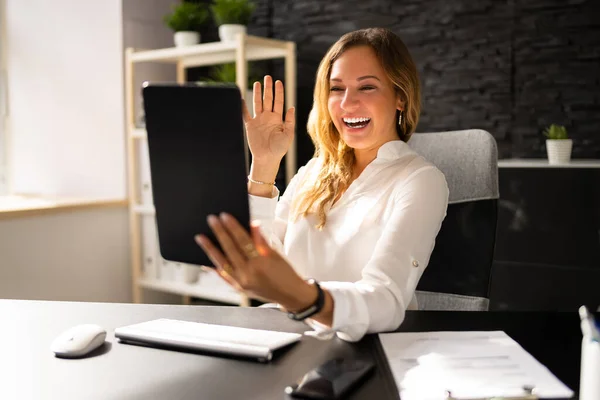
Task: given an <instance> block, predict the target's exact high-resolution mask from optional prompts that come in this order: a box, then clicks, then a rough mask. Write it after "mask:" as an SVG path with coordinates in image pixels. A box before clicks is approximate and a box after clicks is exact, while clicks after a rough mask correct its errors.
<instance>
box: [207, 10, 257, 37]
mask: <svg viewBox="0 0 600 400" xmlns="http://www.w3.org/2000/svg"><path fill="white" fill-rule="evenodd" d="M210 9H211V11H212V14H213V16H214V20H215V22H216V24H217V25H218V26H219V38H220V39H221V41H224V42H225V41H232V40H235V38H236V35H237V34H239V33H243V34H245V33H246V26H247V25H248V24H249V23H250V17H252V13H254V10H255V9H256V5H255V4H254V3H252V2H251V1H249V0H215V2H214V3H213V5H211V7H210Z"/></svg>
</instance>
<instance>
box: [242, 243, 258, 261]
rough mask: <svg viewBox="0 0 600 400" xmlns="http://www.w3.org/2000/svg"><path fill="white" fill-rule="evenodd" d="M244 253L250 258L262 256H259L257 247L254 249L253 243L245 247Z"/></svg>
mask: <svg viewBox="0 0 600 400" xmlns="http://www.w3.org/2000/svg"><path fill="white" fill-rule="evenodd" d="M244 252H245V253H246V257H248V258H256V257H258V256H259V255H260V254H258V251H257V250H256V247H254V244H252V243H248V244H246V245H244Z"/></svg>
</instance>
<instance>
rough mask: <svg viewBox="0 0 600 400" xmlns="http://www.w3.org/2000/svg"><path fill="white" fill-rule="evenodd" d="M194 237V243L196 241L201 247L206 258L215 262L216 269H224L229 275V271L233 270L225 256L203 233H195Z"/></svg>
mask: <svg viewBox="0 0 600 400" xmlns="http://www.w3.org/2000/svg"><path fill="white" fill-rule="evenodd" d="M194 239H195V240H196V243H198V245H199V246H200V247H202V249H203V250H204V252H205V253H206V255H207V256H208V258H210V260H211V261H212V262H213V264H215V266H216V267H217V271H221V272H222V271H225V272H227V273H228V274H229V275H231V273H232V272H233V271H232V267H231V265H230V264H229V263H228V261H227V258H226V257H225V256H224V255H223V253H221V251H220V250H219V249H218V248H217V247H216V246H215V245H214V244H213V243H212V242H211V241H210V239H209V238H207V237H206V236H204V235H196V236H195V237H194Z"/></svg>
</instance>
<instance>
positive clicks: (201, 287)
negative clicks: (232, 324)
mask: <svg viewBox="0 0 600 400" xmlns="http://www.w3.org/2000/svg"><path fill="white" fill-rule="evenodd" d="M206 277H207V276H206V274H201V275H200V281H199V282H198V283H184V282H175V281H162V280H160V279H140V280H138V285H140V286H141V287H144V288H146V289H152V290H159V291H163V292H169V293H175V294H179V295H182V296H191V297H199V298H202V299H206V300H212V301H219V302H221V303H227V304H234V305H239V304H240V303H241V302H242V296H241V295H240V294H239V293H238V292H236V291H234V290H230V289H228V288H223V287H222V286H221V285H220V287H219V286H215V285H214V282H210V281H211V280H209V279H204V280H205V281H208V282H204V284H203V278H206ZM219 279H220V278H219Z"/></svg>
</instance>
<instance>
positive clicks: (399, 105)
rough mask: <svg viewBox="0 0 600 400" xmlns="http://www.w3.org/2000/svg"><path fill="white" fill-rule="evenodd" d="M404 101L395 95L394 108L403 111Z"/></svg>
mask: <svg viewBox="0 0 600 400" xmlns="http://www.w3.org/2000/svg"><path fill="white" fill-rule="evenodd" d="M405 105H406V102H405V101H404V100H402V99H401V98H400V96H396V108H397V109H398V110H400V111H404V106H405Z"/></svg>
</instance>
